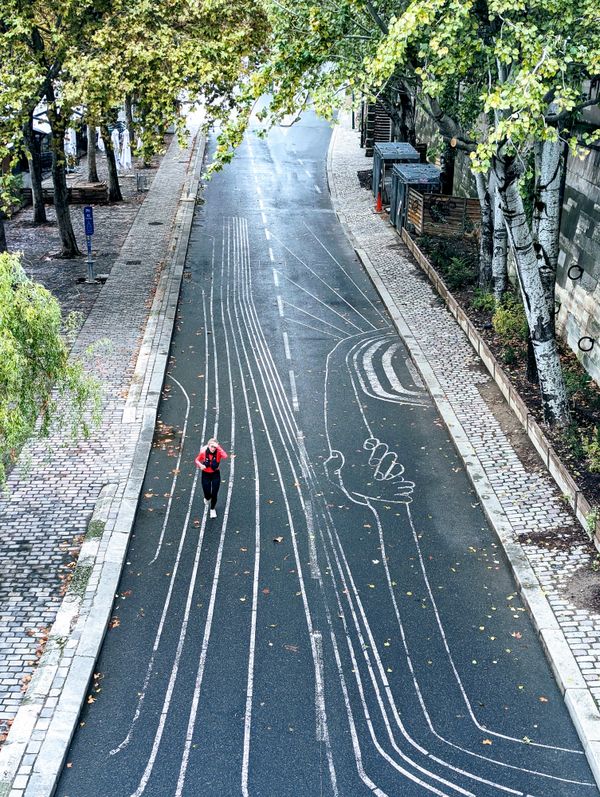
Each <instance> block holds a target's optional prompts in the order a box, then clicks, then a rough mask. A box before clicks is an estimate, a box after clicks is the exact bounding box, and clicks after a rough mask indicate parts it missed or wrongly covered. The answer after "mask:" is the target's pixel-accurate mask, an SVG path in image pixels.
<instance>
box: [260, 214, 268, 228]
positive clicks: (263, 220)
mask: <svg viewBox="0 0 600 797" xmlns="http://www.w3.org/2000/svg"><path fill="white" fill-rule="evenodd" d="M260 217H261V219H262V223H263V224H264V225H265V226H266V225H267V217H266V216H265V214H264V213H261V214H260Z"/></svg>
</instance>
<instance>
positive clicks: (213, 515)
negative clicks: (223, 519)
mask: <svg viewBox="0 0 600 797" xmlns="http://www.w3.org/2000/svg"><path fill="white" fill-rule="evenodd" d="M210 516H211V517H216V516H217V510H216V509H211V510H210Z"/></svg>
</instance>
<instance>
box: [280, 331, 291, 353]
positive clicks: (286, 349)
mask: <svg viewBox="0 0 600 797" xmlns="http://www.w3.org/2000/svg"><path fill="white" fill-rule="evenodd" d="M282 336H283V351H284V352H285V359H286V360H291V359H292V353H291V351H290V341H289V338H288V333H287V332H283V333H282Z"/></svg>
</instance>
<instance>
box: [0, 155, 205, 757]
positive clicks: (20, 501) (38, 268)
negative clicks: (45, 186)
mask: <svg viewBox="0 0 600 797" xmlns="http://www.w3.org/2000/svg"><path fill="white" fill-rule="evenodd" d="M189 154H190V153H189V150H184V151H181V150H180V149H179V147H178V145H177V143H176V142H175V141H173V142H172V143H171V145H170V147H169V149H168V151H167V153H166V154H165V156H164V158H163V160H162V163H161V165H160V168H159V169H158V171H157V172H156V177H155V180H154V184H153V185H152V187H151V188H150V191H149V192H148V194H146V195H145V199H144V201H143V204H140V202H139V200H137V198H135V197H134V198H132V197H130V201H129V204H128V205H127V203H125V205H124V206H123V207H122V208H120V209H119V211H118V213H117V216H118V217H119V218H118V220H117V221H115V218H116V217H115V213H114V211H115V208H108V207H106V206H105V207H102V208H97V209H96V218H97V219H98V220H99V221H100V223H99V224H98V223H97V227H98V228H99V229H102V227H103V226H105V227H106V228H107V229H106V232H105V233H100V235H101V236H103V235H107V236H108V238H107V239H106V240H105V239H104V238H102V237H101V238H96V240H95V242H96V245H97V246H98V247H99V248H103V247H104V249H103V251H104V255H105V257H104V261H103V263H102V268H103V270H105V271H106V272H110V274H111V278H110V279H109V280H108V282H107V283H106V285H104V287H102V288H101V289H100V288H96V287H94V288H92V290H91V291H90V293H91V294H92V299H91V301H90V300H89V294H88V299H86V301H85V302H84V303H83V307H82V306H81V303H78V302H77V301H73V298H74V296H75V295H76V294H75V292H73V291H71V293H69V290H67V291H66V292H65V291H64V290H61V286H62V287H63V288H64V286H65V285H66V286H67V288H69V289H70V288H72V286H73V284H74V281H73V274H74V273H77V269H80V270H81V269H82V268H83V269H84V261H82V262H80V263H77V262H75V263H71V262H70V261H54V263H56V262H58V263H59V264H60V265H61V267H63V268H64V269H65V273H68V274H69V277H68V280H67V281H66V282H65V281H64V279H63V278H62V276H61V275H60V273H59V275H58V277H56V278H55V279H54V280H53V279H52V274H54V275H56V274H57V268H56V266H55V265H54V266H50V267H49V266H48V265H47V262H48V261H47V260H46V259H45V258H46V257H47V255H46V253H45V251H41V249H40V250H39V251H37V252H36V253H35V255H34V257H33V258H31V259H30V262H29V263H28V270H29V271H30V273H33V276H34V277H35V278H38V279H40V276H41V278H42V280H43V278H44V276H46V277H47V280H46V281H47V283H49V284H48V287H50V288H51V289H56V290H57V292H58V294H59V298H61V299H62V300H63V301H62V304H63V307H64V308H65V309H79V310H82V309H83V310H84V311H85V314H86V315H87V318H86V321H85V323H84V325H83V327H82V329H81V331H80V333H79V335H78V338H77V341H76V343H75V345H74V349H73V351H74V354H76V355H78V356H80V357H86V350H87V349H88V347H89V346H90V345H93V344H98V341H101V344H100V345H99V346H96V350H95V352H94V354H93V355H92V356H91V357H88V358H87V364H88V368H89V369H90V370H91V371H92V372H94V373H95V374H97V375H98V376H99V377H100V378H101V380H102V383H103V391H104V405H103V412H102V423H101V426H100V428H99V429H98V430H97V431H96V432H94V434H93V436H92V437H91V439H90V440H88V441H84V442H81V443H79V444H78V445H69V444H68V443H65V442H64V440H63V439H62V437H61V435H60V434H53V435H52V436H51V437H50V439H49V440H48V441H47V442H41V443H40V442H33V443H31V444H30V445H29V446H27V447H26V448H25V450H24V451H23V453H22V456H21V458H20V460H19V463H18V465H17V466H16V467H15V468H14V470H13V472H12V473H11V475H10V478H9V481H8V493H7V494H5V495H4V496H0V528H1V529H2V535H1V538H0V559H1V561H2V569H1V576H0V733H1V732H3V731H5V730H6V729H7V727H8V724H9V722H10V720H12V719H13V718H14V716H15V714H16V712H17V709H18V708H19V706H20V705H21V704H22V701H23V697H24V691H23V686H24V684H25V683H26V682H27V681H28V678H29V676H30V675H31V673H32V672H33V669H34V665H35V662H36V660H37V656H36V649H37V648H38V645H39V642H40V638H41V637H42V636H43V634H44V630H45V629H48V627H49V626H50V625H51V624H52V623H53V621H54V619H55V617H56V614H57V610H58V607H59V605H60V603H61V600H62V591H63V590H62V587H63V584H64V579H65V576H66V574H67V573H68V572H69V570H70V568H69V563H70V562H72V561H73V557H74V556H76V554H77V551H78V549H79V545H80V544H81V540H82V536H83V534H84V533H85V531H86V528H87V525H88V522H89V520H90V517H91V514H92V512H93V510H94V507H95V505H96V502H97V500H98V497H99V495H100V491H101V489H102V488H105V487H106V486H107V485H112V486H113V490H114V494H115V498H116V504H118V499H119V497H120V494H121V493H122V491H123V489H124V485H125V482H126V478H127V475H128V472H129V469H130V467H131V462H132V458H133V455H134V449H135V445H136V442H137V440H138V436H139V432H140V428H141V419H137V420H136V419H132V420H131V421H130V422H129V423H126V424H124V423H123V414H124V409H125V404H126V399H127V394H128V390H129V386H130V384H131V380H132V376H133V371H134V367H135V362H136V355H137V352H138V349H139V345H140V342H141V338H142V334H143V332H144V328H145V324H146V319H147V317H148V312H149V307H150V302H151V300H152V296H153V293H154V290H155V288H156V283H157V280H158V275H159V273H160V269H161V267H162V265H163V263H164V261H165V259H166V257H167V255H168V254H169V247H170V244H171V234H172V231H173V224H174V219H175V211H176V209H177V204H178V200H179V196H180V192H181V188H182V186H183V184H184V180H185V177H186V173H187V168H188V159H189ZM73 213H74V218H76V219H78V220H79V215H80V214H79V213H77V208H75V209H74V210H73ZM104 214H106V215H104ZM103 219H104V220H105V221H106V222H107V223H106V225H103ZM109 219H110V225H111V226H110V229H111V230H112V232H110V233H109V230H108V220H109ZM25 221H26V219H25ZM79 222H80V220H79V221H78V222H77V224H79ZM17 226H18V225H17V224H16V223H13V227H12V230H11V229H9V231H8V235H9V243H11V242H12V243H14V240H15V238H14V236H15V235H16V232H15V231H16V229H17ZM21 228H22V229H25V227H24V222H21ZM112 234H114V235H115V238H114V240H113V239H112V238H111V237H110V236H111V235H112ZM109 239H110V240H111V241H112V243H111V244H110V246H108V245H105V244H106V241H108V240H109ZM121 244H122V245H121ZM107 250H108V252H109V254H108V255H107V254H106V251H107ZM133 261H135V262H133ZM45 264H46V265H45ZM44 270H46V271H45V272H44ZM83 273H85V270H84V271H83ZM87 287H88V286H85V288H86V289H87ZM81 290H82V292H83V290H84V287H83V286H82V288H81ZM94 294H95V295H94ZM115 511H116V510H115ZM38 653H39V651H38ZM64 677H66V669H65V673H64ZM57 686H58V687H59V686H60V673H59V681H58V682H55V683H54V684H53V687H57ZM54 698H56V695H55V696H54ZM52 699H53V696H51V698H50V700H52ZM50 710H51V704H50V706H49V705H46V707H45V708H44V711H50ZM42 723H43V719H42ZM34 733H35V734H37V735H38V737H39V738H38V739H37V740H36V738H35V737H34V738H33V745H34V747H35V744H37V743H38V742H39V741H40V740H41V736H42V735H43V727H40V725H39V724H38V725H37V726H36V730H35V731H34ZM28 752H29V753H33V749H31V750H29V749H28Z"/></svg>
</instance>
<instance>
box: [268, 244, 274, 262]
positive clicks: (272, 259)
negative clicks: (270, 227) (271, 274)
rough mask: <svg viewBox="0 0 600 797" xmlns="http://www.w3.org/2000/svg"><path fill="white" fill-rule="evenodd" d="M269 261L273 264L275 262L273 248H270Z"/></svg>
mask: <svg viewBox="0 0 600 797" xmlns="http://www.w3.org/2000/svg"><path fill="white" fill-rule="evenodd" d="M269 259H270V261H271V263H274V262H275V255H274V254H273V250H272V249H271V247H269Z"/></svg>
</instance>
